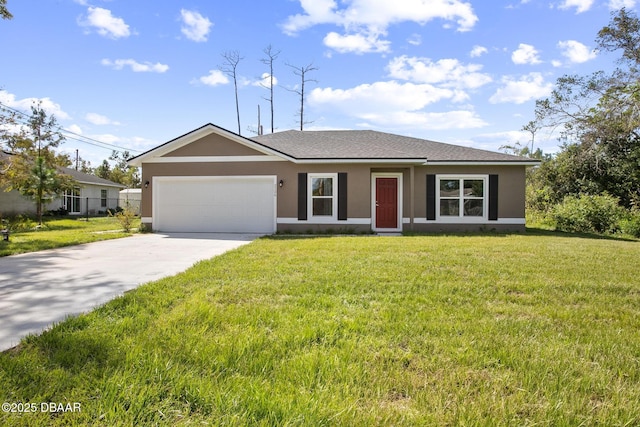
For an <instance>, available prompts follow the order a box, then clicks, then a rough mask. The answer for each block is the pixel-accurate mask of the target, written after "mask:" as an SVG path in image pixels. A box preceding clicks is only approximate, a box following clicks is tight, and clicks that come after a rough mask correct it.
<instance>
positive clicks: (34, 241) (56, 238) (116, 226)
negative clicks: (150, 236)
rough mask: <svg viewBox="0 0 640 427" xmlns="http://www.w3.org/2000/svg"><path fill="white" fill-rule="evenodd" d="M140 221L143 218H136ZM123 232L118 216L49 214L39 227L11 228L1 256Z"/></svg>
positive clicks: (117, 236)
mask: <svg viewBox="0 0 640 427" xmlns="http://www.w3.org/2000/svg"><path fill="white" fill-rule="evenodd" d="M136 221H137V224H136V225H135V227H137V226H138V225H139V222H140V220H139V219H137V220H136ZM130 234H131V233H124V232H123V231H122V225H120V223H119V222H118V220H117V219H116V218H113V217H100V218H89V220H86V219H85V218H64V219H60V218H55V219H54V218H48V219H46V220H45V222H44V225H43V226H42V227H41V228H39V229H38V230H31V231H19V232H15V233H14V232H12V233H11V234H10V237H9V242H4V241H1V240H0V256H7V255H15V254H21V253H25V252H35V251H41V250H44V249H53V248H59V247H62V246H70V245H78V244H81V243H89V242H97V241H99V240H108V239H117V238H120V237H125V236H128V235H130Z"/></svg>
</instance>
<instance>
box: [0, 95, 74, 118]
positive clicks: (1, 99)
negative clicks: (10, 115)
mask: <svg viewBox="0 0 640 427" xmlns="http://www.w3.org/2000/svg"><path fill="white" fill-rule="evenodd" d="M0 103H2V104H4V105H6V106H7V107H11V108H13V109H15V110H18V111H22V112H23V113H25V114H31V107H32V106H34V107H35V106H37V105H38V104H40V107H42V109H43V110H44V111H45V112H46V113H47V114H48V115H53V116H55V117H56V119H59V120H67V119H70V118H71V116H69V114H67V113H66V112H65V111H63V110H62V107H60V104H58V103H55V102H53V101H52V100H51V98H23V99H16V96H15V95H14V94H12V93H9V92H7V91H5V90H0Z"/></svg>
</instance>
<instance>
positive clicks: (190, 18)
mask: <svg viewBox="0 0 640 427" xmlns="http://www.w3.org/2000/svg"><path fill="white" fill-rule="evenodd" d="M180 17H181V19H182V24H183V25H182V28H181V31H182V34H184V35H185V36H186V37H187V38H188V39H189V40H193V41H194V42H206V41H207V36H208V35H209V31H211V26H212V25H213V23H212V22H211V21H210V20H209V18H206V17H204V16H202V15H201V14H200V13H198V12H195V11H192V10H186V9H181V10H180Z"/></svg>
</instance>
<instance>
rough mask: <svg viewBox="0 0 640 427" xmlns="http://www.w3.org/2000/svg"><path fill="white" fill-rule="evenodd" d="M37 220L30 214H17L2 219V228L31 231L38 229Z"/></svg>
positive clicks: (14, 230)
mask: <svg viewBox="0 0 640 427" xmlns="http://www.w3.org/2000/svg"><path fill="white" fill-rule="evenodd" d="M36 226H37V224H36V222H35V221H34V220H33V218H31V217H30V216H29V215H15V216H10V217H7V218H3V219H2V225H1V226H0V228H7V229H8V230H10V231H12V232H14V233H15V232H18V231H31V230H34V229H36Z"/></svg>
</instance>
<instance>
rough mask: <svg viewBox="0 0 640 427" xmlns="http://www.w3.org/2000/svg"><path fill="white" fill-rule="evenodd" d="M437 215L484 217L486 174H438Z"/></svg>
mask: <svg viewBox="0 0 640 427" xmlns="http://www.w3.org/2000/svg"><path fill="white" fill-rule="evenodd" d="M437 181H438V184H437V186H438V187H437V188H438V191H437V196H438V202H437V206H438V216H439V217H440V218H441V219H447V218H456V219H459V218H476V219H477V218H485V217H486V213H487V209H486V194H487V189H486V185H487V177H486V176H447V175H440V176H438V179H437Z"/></svg>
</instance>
